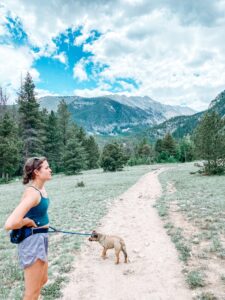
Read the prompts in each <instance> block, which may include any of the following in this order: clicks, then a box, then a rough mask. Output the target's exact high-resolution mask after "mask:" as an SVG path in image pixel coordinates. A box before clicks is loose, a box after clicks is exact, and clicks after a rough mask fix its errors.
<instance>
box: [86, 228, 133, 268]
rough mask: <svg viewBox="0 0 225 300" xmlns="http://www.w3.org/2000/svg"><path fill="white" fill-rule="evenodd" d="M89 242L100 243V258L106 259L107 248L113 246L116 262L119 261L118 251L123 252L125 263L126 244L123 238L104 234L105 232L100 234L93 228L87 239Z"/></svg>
mask: <svg viewBox="0 0 225 300" xmlns="http://www.w3.org/2000/svg"><path fill="white" fill-rule="evenodd" d="M88 240H89V241H90V242H93V241H95V242H99V244H101V245H102V247H103V251H102V258H103V259H106V251H107V250H108V249H113V248H115V254H116V262H115V263H116V264H118V263H119V256H120V251H122V252H123V254H124V258H125V260H124V262H125V263H127V259H128V258H127V251H126V246H125V243H124V240H123V239H121V238H120V237H118V236H115V235H106V234H101V233H98V232H96V231H95V230H94V231H92V234H91V237H89V239H88Z"/></svg>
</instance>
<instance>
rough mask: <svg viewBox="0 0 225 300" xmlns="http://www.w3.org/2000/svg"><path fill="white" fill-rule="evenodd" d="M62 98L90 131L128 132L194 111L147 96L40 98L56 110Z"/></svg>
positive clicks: (49, 108) (77, 120)
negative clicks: (165, 103) (162, 102)
mask: <svg viewBox="0 0 225 300" xmlns="http://www.w3.org/2000/svg"><path fill="white" fill-rule="evenodd" d="M62 99H64V100H65V102H66V103H67V105H68V109H69V111H70V112H71V114H72V117H73V119H74V121H75V122H76V123H78V124H79V125H80V126H82V127H84V128H85V129H86V130H87V131H88V132H89V133H95V134H103V135H120V134H122V135H127V134H130V133H134V132H135V133H137V132H141V131H143V130H146V129H147V128H148V127H149V126H151V127H152V126H154V125H157V124H159V123H161V122H163V121H165V120H167V119H168V118H170V117H171V116H177V115H180V114H193V113H194V111H193V110H191V109H190V108H187V107H179V106H170V105H163V104H161V103H159V102H157V101H154V100H152V99H151V98H149V97H127V96H118V95H108V96H104V97H93V98H84V97H79V96H58V97H55V96H47V97H42V98H40V99H39V102H40V104H41V106H42V107H45V108H46V109H47V110H49V111H50V110H56V109H57V106H58V103H59V102H60V100H62Z"/></svg>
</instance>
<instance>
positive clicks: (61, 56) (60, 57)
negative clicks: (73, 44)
mask: <svg viewBox="0 0 225 300" xmlns="http://www.w3.org/2000/svg"><path fill="white" fill-rule="evenodd" d="M53 58H55V59H58V60H59V61H60V62H61V63H62V64H65V65H66V64H67V56H66V54H65V53H64V52H61V53H59V54H56V55H54V56H53Z"/></svg>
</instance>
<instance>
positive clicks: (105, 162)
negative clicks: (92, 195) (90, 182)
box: [101, 143, 128, 172]
mask: <svg viewBox="0 0 225 300" xmlns="http://www.w3.org/2000/svg"><path fill="white" fill-rule="evenodd" d="M127 160H128V158H127V156H126V155H125V154H124V152H123V148H122V146H120V145H119V144H118V143H113V144H107V145H105V147H104V149H103V152H102V157H101V167H102V168H103V170H104V171H111V172H114V171H121V170H122V169H123V167H124V165H125V164H126V162H127Z"/></svg>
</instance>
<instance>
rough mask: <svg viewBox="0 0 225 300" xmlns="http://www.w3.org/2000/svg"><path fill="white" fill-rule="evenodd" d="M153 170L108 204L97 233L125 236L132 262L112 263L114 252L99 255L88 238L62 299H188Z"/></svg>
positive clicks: (95, 246)
mask: <svg viewBox="0 0 225 300" xmlns="http://www.w3.org/2000/svg"><path fill="white" fill-rule="evenodd" d="M162 171H163V168H161V169H157V170H155V171H152V172H150V173H148V174H146V175H144V176H143V177H141V179H140V180H139V181H138V182H137V183H136V184H135V185H133V186H132V187H131V188H130V189H129V190H127V191H126V192H125V193H124V194H122V195H121V196H119V197H118V198H117V199H116V200H115V202H114V203H113V204H112V206H111V208H110V210H109V212H108V214H107V215H106V216H105V217H104V218H103V219H102V222H101V224H102V225H101V226H100V227H99V228H97V231H99V232H102V233H106V234H115V235H119V236H121V237H123V238H124V240H125V242H126V247H127V252H128V256H129V259H130V263H128V264H124V263H123V255H122V253H121V263H120V264H119V265H115V264H114V261H115V256H114V250H109V251H108V252H107V255H108V259H106V260H103V259H102V258H101V257H100V254H101V251H102V247H101V246H100V244H98V243H96V242H88V241H87V242H86V243H85V244H84V246H83V247H82V249H81V252H80V254H79V255H78V257H76V261H75V263H74V271H73V272H72V273H71V278H70V283H69V284H68V285H67V286H66V288H65V289H64V290H63V295H64V296H63V298H62V299H64V300H83V299H87V300H89V299H92V300H105V299H107V300H136V299H137V300H190V299H192V295H191V291H190V290H189V289H188V287H187V285H186V283H185V281H184V277H183V275H182V273H181V263H180V262H179V259H178V254H177V251H176V249H175V247H174V245H173V244H172V242H171V241H170V238H169V237H168V235H167V234H166V231H165V229H164V228H163V223H162V221H161V220H160V218H159V216H158V214H157V211H156V209H155V208H154V207H153V204H154V203H155V200H156V199H157V197H159V196H160V194H161V186H160V183H159V181H158V174H159V173H160V172H162Z"/></svg>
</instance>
